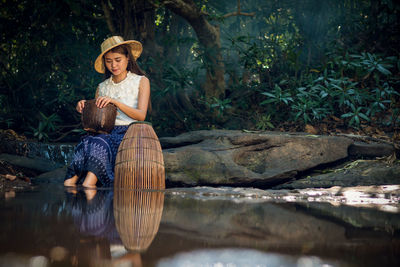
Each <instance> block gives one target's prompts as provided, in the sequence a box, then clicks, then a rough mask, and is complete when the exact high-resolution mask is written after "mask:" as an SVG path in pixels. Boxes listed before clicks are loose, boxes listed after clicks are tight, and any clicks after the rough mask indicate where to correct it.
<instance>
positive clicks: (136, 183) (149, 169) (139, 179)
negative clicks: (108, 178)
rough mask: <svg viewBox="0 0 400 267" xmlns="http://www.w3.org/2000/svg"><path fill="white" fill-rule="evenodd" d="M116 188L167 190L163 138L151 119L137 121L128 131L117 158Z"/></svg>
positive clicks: (115, 171)
mask: <svg viewBox="0 0 400 267" xmlns="http://www.w3.org/2000/svg"><path fill="white" fill-rule="evenodd" d="M114 173H115V174H114V175H115V178H114V187H116V188H128V189H156V190H159V189H165V169H164V158H163V154H162V149H161V145H160V141H159V140H158V137H157V135H156V133H155V132H154V130H153V127H152V126H151V124H150V123H148V122H142V121H141V122H134V123H132V124H131V125H130V126H129V128H128V130H127V131H126V133H125V135H124V138H123V139H122V142H121V144H120V145H119V148H118V153H117V157H116V160H115V170H114Z"/></svg>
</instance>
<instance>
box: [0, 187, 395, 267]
mask: <svg viewBox="0 0 400 267" xmlns="http://www.w3.org/2000/svg"><path fill="white" fill-rule="evenodd" d="M398 190H399V188H398V187H397V186H392V187H379V188H377V187H376V188H374V190H372V191H371V189H370V188H357V189H341V188H331V189H319V190H294V191H285V190H280V191H273V190H258V189H244V188H210V187H198V188H176V189H168V190H166V191H158V192H157V191H154V192H150V191H129V190H120V191H115V192H113V190H110V189H103V190H100V189H99V190H97V191H94V190H86V191H85V190H83V189H77V190H66V189H65V188H64V187H63V186H60V185H58V184H40V185H37V186H35V187H34V189H33V190H30V191H24V192H17V193H15V196H14V194H11V195H10V194H8V195H7V196H8V197H7V198H6V197H4V196H2V197H1V198H0V211H1V212H0V227H1V230H2V231H1V234H0V265H2V266H399V261H400V260H399V256H400V253H399V252H400V236H399V229H400V211H399V207H400V206H399V194H398ZM125 264H127V265H125Z"/></svg>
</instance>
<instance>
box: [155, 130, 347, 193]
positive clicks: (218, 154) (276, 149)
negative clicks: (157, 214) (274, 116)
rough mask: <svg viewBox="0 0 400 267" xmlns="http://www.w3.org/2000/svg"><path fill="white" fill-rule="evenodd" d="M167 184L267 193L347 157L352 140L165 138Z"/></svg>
mask: <svg viewBox="0 0 400 267" xmlns="http://www.w3.org/2000/svg"><path fill="white" fill-rule="evenodd" d="M160 142H161V145H162V147H163V153H164V161H165V169H166V179H167V183H168V182H169V183H172V184H174V183H177V184H183V185H190V186H194V185H231V186H232V185H235V186H237V185H241V186H256V187H264V186H265V187H266V186H271V185H274V184H279V183H283V182H285V181H288V180H290V179H292V178H294V177H295V176H296V174H297V173H298V172H303V171H305V170H308V169H310V168H314V167H316V166H318V165H321V164H327V163H332V162H335V161H338V160H341V159H344V158H347V156H348V148H349V146H350V145H351V144H352V143H353V141H352V140H351V139H349V138H345V137H335V136H317V135H309V134H299V133H296V134H289V133H281V132H262V133H251V132H243V131H228V130H212V131H209V130H208V131H193V132H188V133H184V134H181V135H179V136H177V137H168V138H160Z"/></svg>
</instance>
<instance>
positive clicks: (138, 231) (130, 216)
mask: <svg viewBox="0 0 400 267" xmlns="http://www.w3.org/2000/svg"><path fill="white" fill-rule="evenodd" d="M163 207H164V193H163V192H160V191H138V190H119V189H115V190H114V218H115V226H116V228H117V231H118V233H119V235H120V238H121V241H122V243H123V244H124V246H125V248H126V249H127V250H129V251H131V252H143V251H145V250H147V249H148V247H149V246H150V244H151V243H152V242H153V239H154V238H155V236H156V234H157V232H158V228H159V226H160V222H161V217H162V212H163Z"/></svg>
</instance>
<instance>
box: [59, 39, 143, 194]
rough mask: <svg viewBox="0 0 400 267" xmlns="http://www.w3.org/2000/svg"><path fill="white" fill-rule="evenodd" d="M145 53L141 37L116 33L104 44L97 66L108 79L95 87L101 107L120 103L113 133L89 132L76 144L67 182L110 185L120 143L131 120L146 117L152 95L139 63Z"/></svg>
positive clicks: (66, 184)
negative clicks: (128, 36) (138, 39)
mask: <svg viewBox="0 0 400 267" xmlns="http://www.w3.org/2000/svg"><path fill="white" fill-rule="evenodd" d="M141 53H142V44H141V43H139V42H138V41H134V40H129V41H124V39H123V38H122V37H120V36H113V37H110V38H108V39H106V40H105V41H104V42H103V43H102V44H101V54H100V55H99V56H98V57H97V59H96V62H95V69H96V71H97V72H99V73H105V78H106V79H105V80H104V81H103V82H102V83H100V84H99V86H98V88H97V91H96V105H97V106H98V107H99V108H103V107H105V106H106V105H107V104H109V103H112V104H114V105H116V106H117V112H118V113H117V117H116V120H115V127H114V129H113V130H112V132H111V133H110V134H98V135H94V136H86V137H84V138H82V140H81V142H80V143H79V144H78V145H77V147H76V148H75V154H74V159H73V161H72V163H71V164H70V166H69V167H68V169H67V174H66V177H65V181H64V185H65V186H75V185H76V184H77V183H78V182H81V181H83V183H82V185H83V186H84V187H89V188H95V187H96V185H99V184H101V185H102V186H111V185H112V184H113V181H114V165H115V158H116V155H117V152H118V146H119V144H120V143H121V141H122V138H123V136H124V134H125V132H126V130H127V129H128V126H129V124H130V123H132V122H134V121H143V120H144V119H145V118H146V113H147V108H148V103H149V99H150V82H149V79H148V78H146V77H145V76H144V73H143V71H142V70H141V69H140V68H139V66H138V65H137V63H136V59H137V58H138V57H139V56H140V54H141ZM84 106H85V100H80V101H79V102H78V104H77V105H76V110H77V111H78V112H79V113H82V109H83V107H84Z"/></svg>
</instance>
